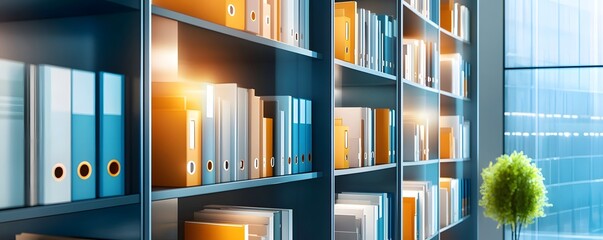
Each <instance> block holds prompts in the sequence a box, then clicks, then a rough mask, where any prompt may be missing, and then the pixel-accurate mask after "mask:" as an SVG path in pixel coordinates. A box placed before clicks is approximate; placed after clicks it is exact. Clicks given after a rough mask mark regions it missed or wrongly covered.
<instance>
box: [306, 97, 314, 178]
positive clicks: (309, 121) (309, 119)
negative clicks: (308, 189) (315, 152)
mask: <svg viewBox="0 0 603 240" xmlns="http://www.w3.org/2000/svg"><path fill="white" fill-rule="evenodd" d="M306 150H307V157H308V159H307V162H306V172H312V161H314V160H313V159H312V101H311V100H306Z"/></svg>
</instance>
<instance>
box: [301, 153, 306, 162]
mask: <svg viewBox="0 0 603 240" xmlns="http://www.w3.org/2000/svg"><path fill="white" fill-rule="evenodd" d="M302 162H306V155H305V154H302Z"/></svg>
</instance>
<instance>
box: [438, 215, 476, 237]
mask: <svg viewBox="0 0 603 240" xmlns="http://www.w3.org/2000/svg"><path fill="white" fill-rule="evenodd" d="M469 217H471V215H469V216H465V217H464V218H461V220H458V221H456V222H455V223H453V224H450V225H448V226H446V227H443V228H442V229H440V233H443V232H445V231H447V230H449V229H451V228H453V227H455V226H456V225H459V224H461V223H462V222H464V221H465V220H467V219H469Z"/></svg>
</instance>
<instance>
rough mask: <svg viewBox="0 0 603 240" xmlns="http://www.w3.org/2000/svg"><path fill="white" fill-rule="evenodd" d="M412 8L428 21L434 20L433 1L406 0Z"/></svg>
mask: <svg viewBox="0 0 603 240" xmlns="http://www.w3.org/2000/svg"><path fill="white" fill-rule="evenodd" d="M404 1H405V2H406V3H408V5H410V7H412V8H413V9H415V10H416V11H417V12H419V14H421V15H423V16H424V17H425V18H427V19H432V17H433V16H434V14H432V11H433V9H432V8H431V4H432V3H431V2H432V0H404Z"/></svg>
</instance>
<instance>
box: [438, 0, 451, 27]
mask: <svg viewBox="0 0 603 240" xmlns="http://www.w3.org/2000/svg"><path fill="white" fill-rule="evenodd" d="M453 8H454V1H453V0H443V1H442V2H441V4H440V26H441V27H442V28H444V29H446V31H448V32H450V33H452V21H453V19H452V18H453V16H452V9H453Z"/></svg>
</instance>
